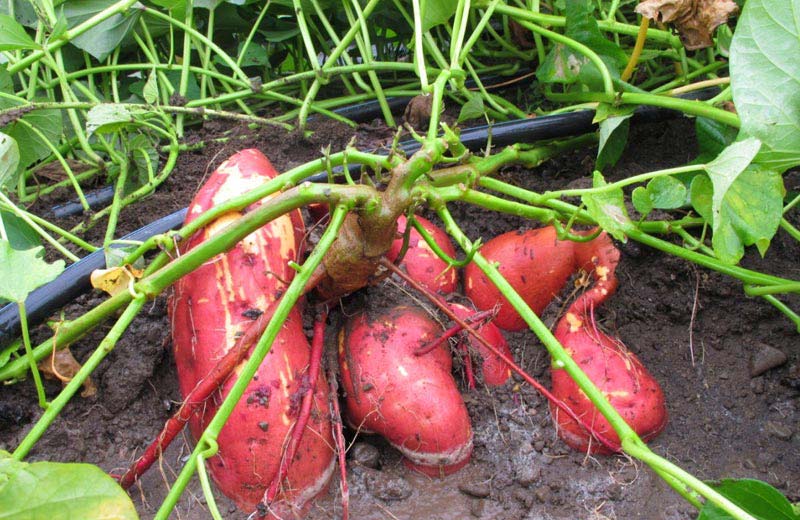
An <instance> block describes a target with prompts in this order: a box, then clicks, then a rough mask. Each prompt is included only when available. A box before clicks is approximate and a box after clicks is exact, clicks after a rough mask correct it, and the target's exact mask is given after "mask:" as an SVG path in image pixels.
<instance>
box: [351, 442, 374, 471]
mask: <svg viewBox="0 0 800 520" xmlns="http://www.w3.org/2000/svg"><path fill="white" fill-rule="evenodd" d="M350 460H351V461H352V462H353V464H358V465H359V466H364V467H367V468H372V469H378V466H380V462H381V453H380V451H378V448H376V447H375V446H373V445H372V444H367V443H366V442H357V443H355V444H354V445H353V448H352V449H351V450H350Z"/></svg>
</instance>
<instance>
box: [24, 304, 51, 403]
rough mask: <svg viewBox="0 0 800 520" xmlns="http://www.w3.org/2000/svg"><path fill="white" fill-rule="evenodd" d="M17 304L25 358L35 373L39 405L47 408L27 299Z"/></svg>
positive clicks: (34, 380)
mask: <svg viewBox="0 0 800 520" xmlns="http://www.w3.org/2000/svg"><path fill="white" fill-rule="evenodd" d="M17 306H18V307H19V324H20V328H21V329H22V343H23V344H24V345H25V358H26V359H27V360H28V366H29V368H30V371H31V374H33V383H34V385H35V386H36V395H38V396H39V406H41V407H42V408H43V409H45V410H47V406H48V405H47V398H46V397H45V395H44V385H42V376H41V375H40V374H39V367H38V366H37V365H36V358H34V356H33V350H31V337H30V333H29V331H28V314H27V312H26V311H25V300H24V299H23V300H20V301H18V302H17Z"/></svg>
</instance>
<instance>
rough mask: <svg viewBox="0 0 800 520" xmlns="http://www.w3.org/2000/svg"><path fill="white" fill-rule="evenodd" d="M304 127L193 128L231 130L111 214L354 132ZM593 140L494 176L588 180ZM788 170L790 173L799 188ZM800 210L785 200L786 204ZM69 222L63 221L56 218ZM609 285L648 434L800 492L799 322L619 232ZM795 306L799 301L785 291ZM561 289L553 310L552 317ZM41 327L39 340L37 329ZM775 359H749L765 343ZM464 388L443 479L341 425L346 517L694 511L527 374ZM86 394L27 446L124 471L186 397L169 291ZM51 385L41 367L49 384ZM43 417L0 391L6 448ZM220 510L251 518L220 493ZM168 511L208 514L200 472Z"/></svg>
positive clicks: (500, 220) (22, 399)
mask: <svg viewBox="0 0 800 520" xmlns="http://www.w3.org/2000/svg"><path fill="white" fill-rule="evenodd" d="M315 130H316V132H315V133H314V135H313V136H312V137H310V138H303V137H302V136H300V135H289V136H287V135H286V134H284V133H282V132H281V131H279V130H266V131H262V132H259V133H258V134H257V135H253V132H251V131H248V130H246V129H242V128H240V127H231V126H228V125H224V124H221V123H208V124H206V125H205V127H203V128H198V129H195V130H194V134H193V135H192V139H197V140H200V139H210V138H213V137H217V136H221V135H225V136H228V137H234V139H231V140H230V141H229V142H228V143H227V144H220V143H217V144H214V143H212V144H209V145H208V146H207V147H206V148H204V149H202V150H200V151H196V152H191V153H185V154H183V155H182V156H181V158H180V160H179V163H178V165H177V167H176V170H175V172H174V173H173V174H172V176H171V177H170V178H169V180H167V181H166V183H165V184H164V185H163V186H162V188H160V189H159V190H158V192H157V193H156V194H154V195H153V196H151V197H149V198H148V199H146V200H145V201H143V202H142V203H141V204H139V205H137V206H136V207H135V208H131V209H129V210H126V211H125V212H124V213H123V216H122V218H121V225H120V230H119V234H120V235H121V234H124V233H127V232H129V231H132V230H133V229H135V228H137V227H140V226H141V225H143V224H145V223H147V222H149V221H152V220H153V219H154V218H157V217H159V216H162V215H165V214H167V213H170V212H172V211H174V210H176V209H178V208H180V207H182V206H184V205H185V204H186V203H187V202H188V200H189V198H190V197H191V195H192V193H193V192H194V191H195V189H196V188H197V187H198V186H199V185H200V184H201V182H202V180H203V178H204V177H205V176H206V175H207V174H209V173H210V172H211V171H213V169H214V168H215V167H216V166H217V165H218V164H219V163H220V162H221V161H222V160H223V159H224V158H225V157H227V156H229V155H230V154H231V153H233V152H234V151H235V150H237V149H241V148H244V147H248V146H255V147H257V148H260V149H261V150H262V151H264V152H265V153H266V154H267V155H268V156H269V157H270V158H271V159H272V161H273V162H274V163H275V165H276V166H277V167H278V169H280V170H285V169H287V168H290V167H292V166H296V165H298V164H301V163H302V162H305V161H306V160H309V159H312V158H316V157H318V156H319V150H320V148H321V147H323V146H326V145H328V144H330V145H331V148H332V149H333V150H337V149H342V148H343V147H344V146H345V145H346V144H347V142H348V141H349V140H350V138H351V137H352V135H353V132H352V130H351V129H348V128H346V127H341V126H338V125H332V124H321V125H318V127H317V128H315ZM356 135H357V137H358V141H359V145H360V146H365V147H366V146H374V145H376V144H381V143H382V142H386V140H390V139H391V136H392V133H391V131H389V132H386V131H385V130H383V129H382V128H381V125H380V124H377V123H374V124H372V125H362V127H361V128H359V129H358V131H357V132H356ZM690 135H693V132H692V128H691V123H690V122H688V121H677V122H673V123H670V124H658V125H648V126H638V127H634V128H633V130H632V135H631V138H630V141H629V143H630V144H629V149H628V153H627V154H626V156H625V158H624V159H623V160H622V161H621V162H620V163H619V164H618V165H617V167H616V168H615V169H614V171H613V173H612V174H611V175H609V176H610V177H611V178H615V177H618V176H623V175H630V174H633V173H641V172H645V171H650V170H654V169H658V168H663V167H669V166H674V165H678V164H684V163H685V162H686V161H688V160H690V159H691V158H692V156H693V154H694V153H695V144H694V143H693V142H691V141H690V140H689V138H687V136H690ZM594 153H595V151H594V150H588V151H581V152H575V153H572V154H568V155H566V156H564V157H561V158H559V159H557V160H555V161H552V162H550V163H547V164H545V165H543V166H541V167H539V168H537V169H534V170H525V169H521V168H510V169H508V170H505V171H503V172H501V176H502V177H503V178H504V179H507V180H511V181H513V182H515V183H517V184H520V185H523V186H527V187H531V188H533V189H536V190H545V189H549V188H554V187H563V186H565V185H572V186H583V185H586V182H587V180H588V179H589V176H590V174H591V167H592V157H593V154H594ZM799 185H800V177H798V175H797V174H793V175H789V176H788V177H787V189H792V190H797V189H798V186H799ZM454 214H455V215H456V217H457V218H458V220H459V221H460V222H462V223H463V224H464V225H465V228H466V229H467V230H468V232H469V234H470V236H472V237H478V236H481V237H484V239H488V238H489V237H491V236H494V235H496V234H498V233H499V232H501V231H506V230H509V229H515V228H520V227H525V226H530V225H531V223H530V222H525V221H522V220H520V219H518V218H516V217H511V216H505V215H496V214H495V215H490V214H488V213H486V212H484V211H482V210H479V209H477V208H474V207H466V206H458V207H455V208H454ZM790 218H795V219H796V218H797V217H796V212H795V217H791V216H790ZM65 225H67V224H65ZM620 246H621V249H622V252H623V255H622V260H621V263H620V267H619V276H620V288H619V290H618V292H617V294H616V295H615V296H614V297H613V298H612V299H611V300H610V301H609V302H607V303H606V304H605V305H604V306H603V308H602V309H600V310H599V311H598V314H599V317H600V319H601V322H602V325H603V326H604V327H605V328H606V329H607V330H609V331H613V332H614V333H616V334H618V335H619V337H620V338H621V339H622V340H623V341H624V342H625V343H626V344H627V346H628V347H629V348H630V349H631V350H632V351H634V352H635V353H636V354H637V355H638V356H639V357H640V358H641V360H642V361H643V363H644V364H645V365H646V366H647V367H648V368H649V370H650V371H651V372H652V374H653V375H654V376H655V377H656V378H657V379H658V380H659V381H660V382H661V384H662V385H663V389H664V392H665V394H666V396H667V402H668V408H669V414H670V422H669V424H668V426H667V428H666V430H665V431H664V432H663V433H662V434H661V435H660V436H659V437H658V438H656V439H655V440H653V441H652V442H651V446H652V448H653V449H654V450H655V451H656V452H657V453H659V454H661V455H663V456H665V457H666V458H668V459H669V460H671V461H673V462H675V463H676V464H678V465H679V466H681V467H682V468H684V469H686V470H688V471H689V472H691V473H693V474H694V475H696V476H698V477H700V478H702V479H706V480H714V479H720V478H729V477H733V478H742V477H747V478H757V479H761V480H764V481H766V482H769V483H770V484H772V485H774V486H776V487H777V488H778V489H779V490H781V492H783V493H784V494H786V495H787V496H788V497H789V499H790V500H792V501H794V502H797V501H799V500H800V339H799V338H800V336H798V333H797V331H796V330H795V329H794V327H793V326H792V324H791V322H790V321H789V320H787V319H786V318H785V317H784V316H783V315H782V314H781V313H780V312H778V311H777V310H776V309H775V308H774V307H772V306H771V305H769V304H768V303H767V302H766V301H764V300H761V299H756V298H748V297H746V296H744V293H743V290H742V287H741V284H740V283H738V282H736V281H734V280H732V279H730V278H728V277H726V276H723V275H720V274H717V273H714V272H711V271H708V270H706V269H702V268H698V267H696V266H694V265H692V264H690V263H688V262H686V261H683V260H680V259H677V258H674V257H670V256H666V255H664V254H662V253H659V252H658V251H655V250H652V249H649V248H647V247H644V246H640V245H637V244H633V243H628V244H620ZM799 258H800V244H798V243H797V242H796V241H794V240H792V239H791V238H790V237H788V236H787V235H786V234H784V233H783V232H782V231H781V232H779V233H778V235H777V236H776V238H775V239H774V241H773V244H772V246H771V248H770V250H769V252H768V254H767V256H766V258H765V259H761V258H760V257H759V256H758V255H757V254H753V253H752V252H751V253H749V254H748V256H747V257H746V259H745V260H744V262H743V263H744V265H745V266H747V267H751V268H754V269H758V270H761V271H765V272H769V273H774V274H778V275H782V276H786V277H788V278H792V279H798V278H800V263H798V259H799ZM386 284H388V285H387V286H386V287H378V288H373V289H371V290H370V291H369V293H370V294H369V295H366V296H365V295H363V294H362V295H359V296H356V297H353V298H350V299H349V300H347V301H345V302H344V303H343V306H342V309H344V310H346V311H347V312H352V311H353V310H356V309H357V308H358V307H359V305H362V304H363V303H364V302H369V301H370V300H369V298H370V296H372V297H374V296H375V295H376V294H386V291H395V290H396V283H395V282H393V281H390V282H386ZM100 301H102V297H101V296H100V295H99V294H90V295H86V296H83V297H81V298H79V299H78V300H77V301H76V302H75V303H74V304H71V305H70V306H68V307H67V308H66V309H65V313H66V316H67V317H74V316H76V315H78V314H80V313H81V312H84V311H85V310H86V309H88V308H90V307H92V306H94V305H96V304H98V303H99V302H100ZM787 301H789V303H790V304H791V305H792V306H793V308H795V309H797V308H800V299H798V298H794V299H789V300H787ZM561 303H563V301H560V302H559V301H557V302H555V303H554V304H551V306H550V307H549V308H548V309H547V311H546V312H545V314H544V316H543V318H544V319H545V320H546V322H547V323H548V324H549V325H552V324H553V323H554V322H555V320H556V319H557V316H558V312H559V310H560V308H561ZM108 328H109V325H104V326H102V327H100V328H99V329H98V330H96V331H95V332H93V333H92V334H91V335H90V336H89V337H87V338H85V339H83V340H81V341H80V342H77V343H75V344H74V345H73V346H72V350H73V352H74V353H75V355H76V357H78V359H79V360H83V359H85V358H86V357H87V356H88V355H89V354H90V353H91V351H92V350H93V349H94V348H96V345H97V344H98V342H99V341H100V339H102V337H103V335H104V333H105V332H107V330H108ZM37 336H38V339H39V340H42V339H44V337H45V336H44V335H43V332H42V331H39V332H38V333H37ZM508 339H509V342H510V343H511V345H512V350H513V351H514V354H515V357H516V359H517V361H518V362H519V363H520V364H521V365H522V366H523V367H524V368H525V369H526V370H528V371H529V373H531V374H533V375H534V376H535V377H537V378H539V379H540V381H542V382H543V383H545V384H547V383H548V379H549V375H548V366H549V363H548V357H547V355H546V352H545V351H544V348H543V347H542V346H541V345H540V344H539V343H538V341H537V340H536V338H535V337H534V336H533V335H532V334H530V333H516V334H510V335H508ZM776 350H777V351H779V352H781V353H783V354H785V357H786V358H787V360H786V361H784V362H783V363H780V364H779V365H778V366H776V367H773V368H770V369H768V370H765V371H763V373H758V372H760V371H761V370H762V369H763V368H764V366H762V361H763V359H765V358H769V356H770V355H773V356H774V355H776V352H775V351H776ZM456 377H457V379H458V380H459V384H460V385H461V388H462V392H463V396H464V400H465V402H466V403H467V406H468V409H469V412H470V414H471V417H472V421H473V428H474V434H475V439H474V443H475V451H474V454H473V456H472V461H471V462H470V464H469V465H468V466H467V467H466V468H464V469H463V470H461V471H459V472H458V473H456V474H454V475H451V476H449V477H447V478H444V479H430V478H428V477H424V476H421V475H419V474H415V473H412V472H410V471H409V470H408V469H406V468H405V467H404V466H403V465H402V464H401V461H400V456H399V455H398V454H397V452H395V451H394V450H393V449H392V448H391V447H389V446H388V445H387V444H386V443H385V442H384V441H382V440H381V439H380V438H377V437H374V436H365V435H362V436H359V437H358V438H355V439H354V438H353V436H352V432H348V440H349V441H350V442H352V445H351V449H350V451H349V453H348V468H347V471H348V483H349V486H350V493H351V499H350V507H351V517H352V518H359V519H393V518H398V519H411V518H414V519H438V520H445V519H463V518H483V519H522V518H524V519H529V520H533V519H578V518H587V519H588V518H592V519H595V518H596V519H605V518H612V519H614V518H617V519H635V518H646V519H664V520H679V519H688V518H694V516H695V515H696V513H695V511H694V509H693V508H692V507H691V506H690V505H689V504H688V503H686V502H685V501H683V499H681V497H680V496H679V495H678V494H677V493H675V492H674V491H673V490H672V489H671V488H669V487H668V486H667V485H666V484H665V483H664V482H663V481H662V480H661V479H660V478H659V477H658V476H656V475H655V474H654V473H653V472H652V471H651V470H650V469H649V468H647V467H646V466H645V465H643V464H642V463H640V462H637V461H634V460H631V459H628V458H626V457H623V456H614V457H600V456H598V457H596V458H595V457H586V456H585V455H582V454H579V453H575V452H572V451H571V450H570V449H569V448H567V447H566V446H565V445H564V444H563V443H562V442H561V441H559V440H558V438H557V437H556V434H555V431H554V429H553V426H552V424H551V420H550V415H549V411H548V405H547V403H546V401H545V400H544V399H543V398H542V397H540V396H539V395H537V394H536V393H535V392H534V391H533V390H532V389H531V388H530V387H529V386H527V385H526V384H524V383H521V382H519V381H518V380H516V379H515V380H513V381H510V382H509V383H507V384H506V385H504V386H502V387H500V388H491V389H490V388H486V387H483V386H479V388H478V389H476V390H472V391H470V390H467V389H466V386H465V385H464V384H463V380H462V379H461V377H460V375H459V374H456ZM94 380H95V382H96V383H97V386H98V393H97V395H95V396H94V397H90V398H79V397H76V398H75V399H73V401H72V402H71V403H70V404H69V405H68V407H67V408H66V409H65V410H64V411H63V413H62V414H61V415H60V417H59V418H58V419H57V420H56V421H55V423H54V424H53V425H52V426H51V427H50V429H49V431H48V432H47V433H46V434H45V435H44V437H43V438H42V439H41V440H40V442H39V443H38V444H36V446H35V448H34V449H33V451H31V453H30V456H29V457H28V460H29V461H36V460H53V461H70V462H74V461H84V462H90V463H93V464H97V465H99V466H100V467H102V468H103V469H104V470H107V471H109V472H111V473H121V472H122V471H123V470H124V469H125V468H126V467H127V466H128V465H129V464H130V462H131V461H132V460H134V459H135V458H136V456H137V455H138V454H139V453H141V452H142V450H143V449H144V447H145V446H146V445H147V444H148V443H149V442H151V441H152V439H153V438H154V437H155V435H156V433H157V432H158V431H159V430H160V428H161V426H162V424H163V423H164V421H165V420H166V419H167V417H168V415H169V414H170V411H171V410H174V407H175V406H176V403H178V402H179V401H180V395H179V393H178V389H177V384H176V381H175V367H174V363H173V360H172V357H171V354H170V338H169V326H168V323H167V320H166V315H165V302H164V299H163V298H159V299H157V300H155V301H154V302H153V303H152V304H151V305H149V306H148V307H147V309H146V311H145V312H144V313H143V314H142V315H141V316H139V317H138V318H137V319H136V320H135V321H134V323H133V325H132V326H131V328H130V329H129V330H128V332H127V333H126V334H125V335H124V336H123V338H122V340H121V341H120V342H119V343H118V345H117V347H116V349H115V350H114V351H113V352H112V353H111V354H110V355H109V356H108V358H107V359H106V360H105V361H104V362H103V363H102V364H101V366H100V367H99V369H98V370H97V371H96V373H95V374H94ZM59 388H60V385H59V384H58V383H57V382H52V381H51V382H48V383H47V390H48V395H49V397H50V398H52V397H54V396H55V395H56V394H57V392H58V390H59ZM39 414H40V410H39V409H38V408H37V406H36V397H35V390H34V388H33V385H32V384H31V382H30V381H25V382H22V383H20V384H17V385H13V386H4V387H1V388H0V449H6V450H11V449H13V448H14V447H15V446H16V445H17V444H18V443H19V441H20V439H21V438H22V437H23V436H24V434H25V432H26V431H28V430H29V429H30V427H31V425H32V424H33V423H34V422H35V420H36V418H37V417H38V415H39ZM191 445H192V442H191V439H189V438H188V433H185V434H184V437H183V438H182V439H178V440H177V441H176V442H175V443H174V444H173V446H172V447H171V448H170V449H169V450H167V451H166V453H165V455H164V457H163V458H162V460H161V464H160V466H159V467H154V468H153V469H151V470H150V472H149V473H148V474H146V475H145V476H144V477H143V478H142V479H141V480H140V482H139V483H138V484H137V485H136V486H135V487H134V488H132V489H131V496H132V498H133V500H134V502H135V504H136V507H137V509H138V511H139V513H140V515H141V517H142V518H151V517H152V516H153V514H154V512H155V511H156V509H157V508H158V505H159V504H160V503H161V500H162V499H163V497H164V496H165V494H166V491H167V489H168V486H169V485H170V484H171V482H172V481H173V480H174V478H175V476H176V474H177V472H178V471H179V470H180V468H181V466H182V464H183V462H184V461H185V460H186V457H187V455H188V454H189V453H190V450H191ZM338 490H339V486H338V482H337V481H336V480H334V482H333V483H332V484H331V486H330V490H329V492H328V493H327V494H326V495H324V496H323V497H321V498H320V499H318V500H317V501H316V503H315V505H314V506H313V508H312V510H311V512H310V514H309V515H308V518H309V519H313V520H318V519H327V518H337V517H338V516H339V513H340V510H341V507H340V506H341V500H340V497H339V494H338ZM218 504H219V506H220V510H221V511H222V513H223V515H224V516H225V517H226V518H233V519H238V518H246V515H244V514H242V513H240V512H238V511H236V509H235V507H234V506H233V505H232V504H231V503H230V502H229V501H227V499H225V498H224V497H221V496H220V497H218ZM173 518H181V519H195V518H198V519H200V518H210V514H209V513H208V510H207V508H206V505H205V501H204V499H203V494H202V491H201V490H200V487H199V484H198V483H197V480H196V479H195V480H194V481H193V482H192V484H190V486H189V488H188V492H187V493H185V494H184V496H183V498H182V499H181V501H180V502H179V504H178V507H177V508H176V510H175V512H174V513H173Z"/></svg>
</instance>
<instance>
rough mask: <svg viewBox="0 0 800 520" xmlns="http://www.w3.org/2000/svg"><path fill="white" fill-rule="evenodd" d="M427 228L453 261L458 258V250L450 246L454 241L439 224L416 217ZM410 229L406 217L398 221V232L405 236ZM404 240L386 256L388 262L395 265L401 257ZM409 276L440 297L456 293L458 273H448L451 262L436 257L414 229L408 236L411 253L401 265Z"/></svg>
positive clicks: (396, 244)
mask: <svg viewBox="0 0 800 520" xmlns="http://www.w3.org/2000/svg"><path fill="white" fill-rule="evenodd" d="M415 218H416V219H417V220H418V221H419V223H420V224H421V225H422V227H423V228H425V230H426V231H427V232H428V233H429V234H430V235H431V236H432V237H433V239H434V241H435V242H436V244H437V245H438V246H439V247H440V248H441V249H442V251H444V252H445V253H446V254H447V255H448V256H449V257H450V258H455V256H456V250H455V248H454V247H453V244H452V242H450V237H448V236H447V233H445V232H444V231H442V229H441V228H439V227H438V226H437V225H436V224H434V223H433V222H431V221H430V220H428V219H425V218H423V217H419V216H417V217H415ZM405 229H406V217H405V215H401V216H400V218H399V219H397V232H398V233H400V234H402V233H404V232H405ZM402 245H403V239H402V238H398V239H396V240H395V241H394V242H393V243H392V248H391V249H390V250H389V252H388V253H386V258H388V259H389V260H390V261H392V262H394V261H395V259H396V258H397V256H398V255H399V254H400V250H401V248H402ZM400 267H401V268H403V269H405V271H406V272H407V273H408V275H409V276H410V277H411V278H413V279H414V280H416V281H417V282H419V283H421V284H422V285H424V286H425V287H427V288H428V289H430V290H432V291H434V292H437V293H439V294H450V293H452V292H454V291H455V290H456V285H457V283H458V279H457V276H458V275H457V273H456V270H455V269H447V267H448V265H447V262H445V261H444V260H442V259H441V258H439V257H438V256H436V253H434V252H433V251H432V250H431V248H430V247H429V246H428V244H427V243H426V242H425V240H424V239H423V238H422V236H420V234H419V233H418V232H417V230H416V229H412V230H411V231H410V233H409V236H408V249H407V250H406V254H405V256H404V257H403V261H402V262H401V263H400Z"/></svg>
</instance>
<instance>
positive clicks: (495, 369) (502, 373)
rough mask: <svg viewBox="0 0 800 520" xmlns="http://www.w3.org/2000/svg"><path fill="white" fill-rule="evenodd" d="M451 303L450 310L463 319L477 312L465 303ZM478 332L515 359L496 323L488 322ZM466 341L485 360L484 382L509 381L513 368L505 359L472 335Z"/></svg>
mask: <svg viewBox="0 0 800 520" xmlns="http://www.w3.org/2000/svg"><path fill="white" fill-rule="evenodd" d="M449 305H450V310H452V311H453V312H454V313H455V315H456V316H458V317H459V318H460V319H462V320H463V319H466V318H468V317H469V316H471V315H472V314H474V313H475V312H476V311H474V310H472V309H470V308H469V307H467V306H465V305H461V304H460V303H451V304H449ZM476 332H478V333H479V334H480V335H481V336H482V337H483V339H485V340H486V341H487V342H489V343H490V344H491V345H493V346H494V347H495V348H496V349H497V350H498V351H500V352H501V353H502V354H504V355H505V356H506V357H508V358H509V359H514V358H513V355H512V354H511V349H510V348H509V346H508V342H507V341H506V338H505V336H503V333H502V332H501V331H500V329H499V328H497V327H496V326H495V325H494V323H492V322H489V323H486V324H484V325H482V326H480V327H478V328H477V329H476ZM466 341H468V342H469V345H470V347H471V349H473V350H474V351H476V352H477V353H478V354H479V355H480V357H481V359H482V360H483V363H482V365H481V370H482V372H483V382H484V383H486V384H487V385H489V386H500V385H502V384H504V383H505V382H506V381H508V378H509V377H511V368H509V366H508V364H507V363H506V362H505V361H503V359H502V358H501V357H500V356H498V355H497V354H495V353H494V352H492V351H491V350H489V349H488V348H487V347H486V346H485V345H484V344H483V343H481V342H480V341H478V340H477V339H475V338H474V337H472V336H471V335H470V336H469V337H468V339H467V340H466Z"/></svg>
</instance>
